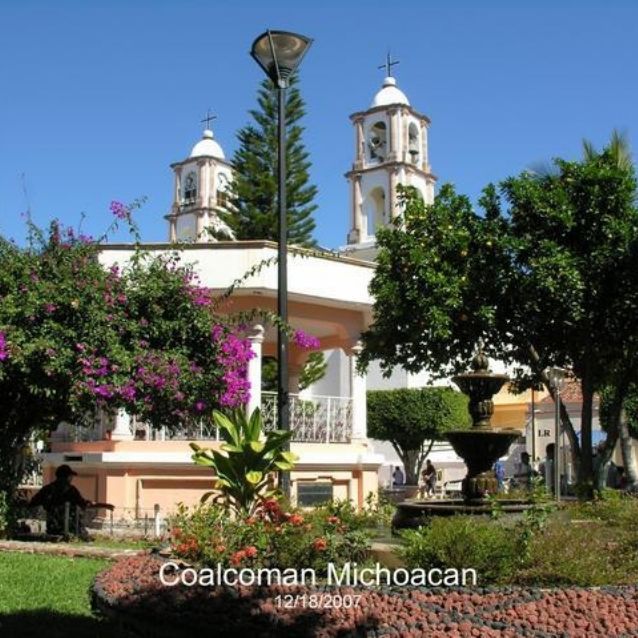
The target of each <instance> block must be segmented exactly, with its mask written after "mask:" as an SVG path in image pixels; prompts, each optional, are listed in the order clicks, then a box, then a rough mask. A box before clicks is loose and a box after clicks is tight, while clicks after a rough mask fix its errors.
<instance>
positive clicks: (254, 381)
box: [246, 324, 264, 414]
mask: <svg viewBox="0 0 638 638" xmlns="http://www.w3.org/2000/svg"><path fill="white" fill-rule="evenodd" d="M248 339H249V341H250V349H251V350H252V351H253V353H254V354H255V356H254V357H253V358H252V359H251V360H250V361H249V362H248V381H249V383H250V399H249V400H248V403H247V404H246V411H247V412H248V414H252V412H253V410H254V409H255V408H261V358H262V357H261V351H262V344H263V342H264V327H263V326H262V325H260V324H256V325H254V326H253V329H252V331H251V333H250V334H249V335H248Z"/></svg>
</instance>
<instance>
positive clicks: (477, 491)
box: [392, 344, 528, 529]
mask: <svg viewBox="0 0 638 638" xmlns="http://www.w3.org/2000/svg"><path fill="white" fill-rule="evenodd" d="M452 380H453V381H454V383H456V385H458V387H459V388H460V389H461V392H463V393H464V394H467V395H468V397H469V398H470V401H469V406H468V409H469V411H470V415H471V417H472V425H471V427H470V428H469V429H468V430H456V431H452V432H449V433H448V434H447V439H448V440H449V441H450V443H451V444H452V447H453V448H454V451H455V452H456V453H457V454H458V455H459V456H460V457H461V458H462V459H463V460H464V461H465V464H466V465H467V475H466V476H465V478H464V479H463V483H462V487H461V493H462V495H463V498H462V499H441V500H422V501H404V502H402V503H399V504H398V505H397V511H396V514H395V515H394V518H393V520H392V527H393V529H403V528H409V527H418V526H419V525H423V524H424V523H427V520H428V519H429V518H431V517H432V516H452V515H454V514H491V512H492V508H491V506H490V504H489V503H488V502H487V500H486V496H487V495H488V494H495V493H496V491H497V480H496V477H495V476H494V471H493V469H492V467H493V465H494V463H495V462H496V461H497V460H498V459H499V458H500V457H501V456H504V455H505V454H507V450H508V449H509V447H510V445H511V444H512V443H513V442H514V440H515V439H516V438H518V437H519V436H520V435H521V433H520V432H519V431H518V430H514V429H502V430H496V429H494V428H492V423H491V419H492V414H494V403H493V402H492V397H493V396H494V395H495V394H496V393H497V392H498V391H499V390H500V389H501V388H502V387H503V385H505V383H507V382H508V381H509V377H508V376H507V375H505V374H494V373H492V372H490V370H489V361H488V358H487V356H485V353H484V352H483V345H482V344H479V349H478V353H477V354H476V356H475V357H474V359H473V360H472V372H466V373H465V374H459V375H458V376H456V377H453V378H452ZM500 504H501V506H502V511H503V512H505V513H508V512H509V513H515V512H521V511H523V510H525V509H527V507H528V504H527V503H526V502H525V501H520V500H514V499H510V500H502V501H500Z"/></svg>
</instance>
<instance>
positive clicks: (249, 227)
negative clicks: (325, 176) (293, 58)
mask: <svg viewBox="0 0 638 638" xmlns="http://www.w3.org/2000/svg"><path fill="white" fill-rule="evenodd" d="M257 104H258V108H257V109H253V110H252V111H250V115H251V116H252V118H253V120H254V122H253V123H251V124H248V125H247V126H245V127H244V128H242V129H241V130H240V131H239V133H238V134H237V138H238V140H239V148H238V149H237V151H236V152H235V155H234V157H233V166H234V168H235V178H234V181H233V184H232V194H231V199H232V203H233V206H234V210H233V211H232V213H229V214H228V215H227V216H226V217H225V220H226V222H227V223H228V225H229V226H230V227H231V229H232V230H233V232H234V233H235V236H236V238H237V239H269V240H271V241H278V237H279V235H278V217H279V214H278V201H277V148H278V142H277V139H278V138H277V113H278V111H277V92H276V90H275V89H274V87H273V85H272V82H271V81H270V80H264V81H263V82H262V83H261V86H260V88H259V92H258V96H257ZM285 108H286V138H287V147H286V149H287V152H286V171H287V177H286V187H287V196H286V205H287V221H288V242H289V243H291V244H297V245H301V246H315V245H316V242H315V240H314V239H313V236H312V235H313V232H314V229H315V221H314V219H313V213H314V211H315V209H316V208H317V206H316V204H315V203H314V200H315V197H316V195H317V188H316V187H315V186H313V185H311V184H309V179H310V175H309V170H310V160H309V159H308V152H307V151H306V149H305V147H304V144H303V139H302V136H303V131H304V128H303V126H302V125H301V119H302V118H303V116H304V114H305V106H304V102H303V99H302V97H301V93H300V92H299V88H298V79H297V77H296V76H293V77H292V78H291V83H290V88H289V89H288V91H287V97H286V107H285Z"/></svg>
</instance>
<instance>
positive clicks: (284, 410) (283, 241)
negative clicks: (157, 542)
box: [250, 30, 312, 498]
mask: <svg viewBox="0 0 638 638" xmlns="http://www.w3.org/2000/svg"><path fill="white" fill-rule="evenodd" d="M311 44H312V39H311V38H307V37H305V36H303V35H299V34H297V33H290V32H288V31H270V30H268V31H266V32H265V33H262V34H261V35H260V36H258V37H257V38H256V39H255V41H254V42H253V46H252V48H251V50H250V55H251V56H252V57H253V58H254V59H255V60H256V61H257V64H259V66H260V67H261V68H262V69H263V70H264V72H265V73H266V75H267V76H268V77H269V78H270V79H271V80H272V82H273V84H274V85H275V88H276V89H277V102H278V111H279V116H278V121H277V124H278V161H277V178H278V180H277V181H278V187H277V199H278V204H279V206H278V208H279V242H278V243H279V245H278V252H277V257H278V269H277V282H278V283H277V314H278V315H279V320H280V323H279V325H278V326H277V427H278V428H279V429H280V430H290V398H289V396H288V334H287V332H286V328H287V323H288V267H287V257H288V250H287V241H288V225H287V215H286V89H287V88H288V86H289V82H290V76H291V75H292V74H293V73H294V72H295V70H296V69H297V67H298V66H299V64H300V62H301V60H302V59H303V57H304V55H305V54H306V51H308V49H309V47H310V45H311ZM288 447H289V446H288ZM281 488H282V491H283V493H284V494H285V496H286V497H288V498H289V497H290V474H289V473H288V472H283V473H282V475H281Z"/></svg>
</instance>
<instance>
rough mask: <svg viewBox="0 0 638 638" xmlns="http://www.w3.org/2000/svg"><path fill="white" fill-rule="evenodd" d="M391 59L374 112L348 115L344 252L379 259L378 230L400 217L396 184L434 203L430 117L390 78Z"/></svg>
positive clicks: (376, 99)
mask: <svg viewBox="0 0 638 638" xmlns="http://www.w3.org/2000/svg"><path fill="white" fill-rule="evenodd" d="M395 64H397V62H392V61H391V60H390V56H389V55H388V59H387V62H386V64H385V65H383V67H379V68H385V69H386V78H385V79H384V80H383V85H382V87H381V89H380V90H379V91H378V92H377V94H376V95H375V96H374V99H373V100H372V104H371V105H370V108H368V110H366V111H360V112H358V113H354V114H352V115H351V116H350V119H351V121H352V123H353V125H354V132H355V155H354V163H353V165H352V169H351V170H350V171H349V172H348V173H346V177H347V179H348V181H349V182H350V202H351V204H350V210H351V214H350V232H349V233H348V245H347V246H346V247H345V250H346V251H348V252H350V253H355V256H358V257H361V258H363V259H374V257H375V255H376V242H375V233H376V229H377V228H379V227H382V226H387V225H389V224H390V223H391V221H392V220H393V219H394V218H395V217H396V216H397V215H398V214H399V212H400V211H399V209H398V207H397V196H396V188H397V185H398V184H404V185H410V186H414V187H415V188H416V189H417V191H418V192H419V193H420V195H421V196H422V197H423V200H424V201H425V202H426V203H428V204H430V203H432V202H433V201H434V184H435V182H436V177H435V176H434V175H433V174H432V173H431V170H430V163H429V159H428V127H429V125H430V119H429V118H428V117H427V116H425V115H423V114H421V113H418V112H417V111H416V110H414V109H413V108H412V106H410V102H409V101H408V98H407V97H406V95H405V93H403V91H401V90H400V89H399V88H398V86H397V81H396V78H394V77H393V76H392V66H393V65H395Z"/></svg>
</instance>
